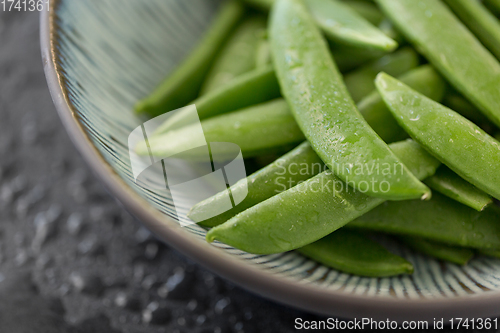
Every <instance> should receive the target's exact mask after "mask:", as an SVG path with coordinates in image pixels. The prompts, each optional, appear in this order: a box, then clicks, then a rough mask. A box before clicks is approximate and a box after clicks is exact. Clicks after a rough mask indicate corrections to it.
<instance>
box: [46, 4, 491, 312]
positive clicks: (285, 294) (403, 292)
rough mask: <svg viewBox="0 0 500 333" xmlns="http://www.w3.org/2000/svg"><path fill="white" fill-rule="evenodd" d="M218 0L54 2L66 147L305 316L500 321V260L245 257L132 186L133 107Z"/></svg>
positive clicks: (220, 261) (117, 192)
mask: <svg viewBox="0 0 500 333" xmlns="http://www.w3.org/2000/svg"><path fill="white" fill-rule="evenodd" d="M218 3H219V2H218V1H216V0H189V1H186V0H147V1H137V0H106V1H102V0H85V1H75V0H57V1H52V2H51V11H50V12H48V13H43V14H42V17H41V41H42V54H43V63H44V67H45V72H46V76H47V81H48V84H49V87H50V91H51V94H52V97H53V100H54V103H55V105H56V107H57V110H58V112H59V115H60V118H61V119H62V122H63V124H64V126H65V127H66V129H67V131H68V133H69V135H70V137H71V139H72V140H73V141H74V144H75V145H76V147H77V148H78V150H79V151H80V153H81V154H82V155H83V156H84V158H85V160H86V161H87V162H88V164H89V165H90V167H91V168H92V169H93V171H94V172H95V174H96V175H97V176H98V177H99V178H100V179H101V181H102V182H103V183H104V184H105V185H106V186H107V187H108V189H109V190H110V192H111V193H112V194H113V195H114V196H116V198H118V199H119V200H120V201H121V202H122V203H123V205H124V206H125V207H126V208H127V209H128V210H129V211H130V212H131V213H133V214H134V215H135V216H136V217H137V218H138V219H139V220H140V221H142V223H144V224H145V225H146V226H147V227H148V228H149V229H150V230H152V231H153V232H154V233H155V234H156V235H157V236H158V237H160V238H161V239H163V240H164V241H165V242H166V243H168V244H170V245H171V246H173V247H175V248H176V249H178V250H179V251H181V252H182V253H184V254H185V255H187V256H189V257H190V258H192V259H194V260H195V261H197V262H199V263H200V264H202V265H204V266H206V267H207V268H209V269H211V270H213V271H214V272H216V273H218V274H220V275H221V276H223V277H225V278H227V279H229V280H231V281H233V282H235V283H236V284H238V285H240V286H242V287H244V288H247V289H248V290H251V291H253V292H255V293H257V294H259V295H262V296H264V297H267V298H269V299H273V300H276V301H278V302H281V303H284V304H288V305H292V306H295V307H298V308H301V309H304V310H308V311H311V312H316V313H322V314H326V315H331V316H340V317H357V318H361V317H370V318H381V319H385V318H391V319H394V320H400V321H401V320H406V319H419V320H424V319H430V320H432V319H433V318H441V317H444V318H451V317H485V316H495V315H500V260H495V259H489V258H484V257H481V258H477V259H474V260H473V261H472V262H471V263H470V264H469V265H467V266H466V267H459V266H456V265H453V264H447V263H442V262H439V261H436V260H433V259H431V258H429V257H425V256H421V255H418V254H415V253H413V252H410V251H409V250H406V249H403V248H401V249H396V251H398V252H399V253H400V254H401V255H403V256H404V257H406V258H407V259H408V260H410V261H411V262H412V263H413V264H414V265H415V274H414V275H413V276H403V277H393V278H380V279H377V278H365V277H358V276H352V275H349V274H344V273H341V272H338V271H335V270H332V269H329V268H327V267H324V266H322V265H320V264H317V263H315V262H313V261H311V260H309V259H306V258H305V257H303V256H301V255H299V254H297V253H295V252H290V253H283V254H277V255H269V256H262V255H253V254H249V253H244V252H242V251H239V250H236V249H234V248H231V247H228V246H226V245H224V244H220V243H215V244H213V245H209V244H207V243H206V242H205V240H204V236H205V230H204V229H202V228H200V227H198V226H196V225H190V226H188V227H180V225H179V221H178V219H177V218H176V215H175V210H174V206H173V203H172V198H171V197H169V196H168V195H165V194H164V193H163V192H161V193H160V192H156V191H154V190H146V189H144V188H143V187H141V186H138V185H136V183H135V182H134V178H133V176H132V173H131V166H130V158H129V151H128V148H127V139H128V135H129V134H130V133H131V131H133V130H134V129H135V128H136V127H137V126H140V125H141V123H142V122H144V119H141V118H139V117H137V116H136V115H134V113H133V112H132V107H133V105H134V104H135V102H136V101H137V100H138V99H140V98H142V97H144V96H146V95H147V94H148V93H149V92H150V91H152V89H153V88H155V86H156V85H157V84H158V83H159V82H161V81H162V79H163V78H164V77H165V76H166V75H168V74H169V73H170V72H171V71H172V69H174V68H175V66H176V64H177V63H179V62H180V61H181V60H182V59H183V58H184V57H185V56H186V55H187V54H188V52H189V50H190V48H191V47H192V46H193V45H194V44H195V43H196V41H197V40H198V38H199V37H200V36H201V35H202V33H203V32H204V31H205V29H206V27H207V24H208V23H209V21H210V19H211V17H212V15H213V14H214V12H215V10H216V8H217V6H218Z"/></svg>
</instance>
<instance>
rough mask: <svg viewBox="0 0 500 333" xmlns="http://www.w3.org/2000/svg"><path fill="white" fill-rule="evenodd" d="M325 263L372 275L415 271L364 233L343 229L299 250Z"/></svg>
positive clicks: (393, 274) (338, 268)
mask: <svg viewBox="0 0 500 333" xmlns="http://www.w3.org/2000/svg"><path fill="white" fill-rule="evenodd" d="M297 251H298V252H300V253H302V254H303V255H305V256H306V257H309V258H311V259H313V260H315V261H317V262H320V263H322V264H323V265H325V266H328V267H331V268H334V269H337V270H339V271H342V272H345V273H349V274H354V275H360V276H370V277H385V276H396V275H401V274H412V273H413V265H412V264H411V263H410V262H408V261H407V260H405V259H403V258H401V257H400V256H397V255H395V254H392V253H391V252H389V251H388V250H387V249H386V248H384V247H383V246H382V245H380V244H379V243H377V242H375V241H373V240H371V239H370V238H368V237H366V236H364V235H363V234H361V233H359V232H356V231H352V230H345V229H340V230H337V231H336V232H333V233H331V234H330V235H328V236H326V237H324V238H322V239H320V240H318V241H316V242H314V243H312V244H309V245H306V246H304V247H302V248H300V249H298V250H297Z"/></svg>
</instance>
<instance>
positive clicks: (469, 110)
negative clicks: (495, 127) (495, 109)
mask: <svg viewBox="0 0 500 333" xmlns="http://www.w3.org/2000/svg"><path fill="white" fill-rule="evenodd" d="M443 105H445V106H447V107H449V108H450V109H452V110H454V111H457V112H458V113H460V114H461V115H462V116H464V117H465V118H467V119H469V120H470V121H472V122H474V123H475V124H476V125H478V126H481V127H484V126H486V125H489V124H491V123H490V121H489V120H488V118H486V117H485V116H484V115H483V114H482V113H481V112H480V111H479V110H478V109H477V108H476V107H475V106H474V105H472V104H470V102H469V101H468V100H466V99H465V98H464V97H463V96H462V95H460V93H458V92H457V91H455V90H453V89H451V90H450V91H449V92H448V93H447V94H446V95H445V97H444V99H443Z"/></svg>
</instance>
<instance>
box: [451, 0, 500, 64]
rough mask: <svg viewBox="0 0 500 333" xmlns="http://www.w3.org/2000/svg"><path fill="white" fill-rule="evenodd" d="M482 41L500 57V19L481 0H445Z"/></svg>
mask: <svg viewBox="0 0 500 333" xmlns="http://www.w3.org/2000/svg"><path fill="white" fill-rule="evenodd" d="M444 2H445V3H446V4H447V5H448V6H449V7H450V8H451V9H452V10H453V11H454V12H455V14H457V16H458V17H459V18H460V19H461V20H462V22H464V24H465V25H466V26H467V27H468V28H469V29H470V30H471V31H472V32H473V33H474V34H475V35H476V36H477V38H479V40H480V41H481V42H483V44H484V45H485V46H486V47H487V48H488V49H489V50H490V51H491V53H493V54H494V55H495V56H496V57H497V59H500V21H498V19H497V18H496V17H495V16H494V15H493V14H491V13H490V12H489V11H488V9H487V8H486V7H485V6H484V5H483V4H482V3H481V2H480V1H479V0H444Z"/></svg>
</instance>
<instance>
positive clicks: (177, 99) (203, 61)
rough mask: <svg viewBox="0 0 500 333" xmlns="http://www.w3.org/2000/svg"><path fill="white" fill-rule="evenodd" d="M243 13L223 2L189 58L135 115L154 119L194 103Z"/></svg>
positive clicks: (234, 4) (238, 5)
mask: <svg viewBox="0 0 500 333" xmlns="http://www.w3.org/2000/svg"><path fill="white" fill-rule="evenodd" d="M243 13H244V7H243V6H242V4H241V3H239V2H238V1H236V0H228V1H226V2H224V3H223V4H222V5H221V9H220V10H219V13H218V14H217V15H216V17H215V18H214V20H213V23H212V26H211V27H210V29H209V30H208V31H207V32H206V34H205V36H204V37H203V39H202V40H201V42H200V43H199V44H198V46H197V47H196V48H195V49H194V51H193V52H192V53H191V55H190V56H189V57H188V58H187V59H186V60H185V61H184V62H183V63H182V64H181V65H180V66H179V67H178V68H177V69H176V70H175V71H174V72H173V73H172V74H171V75H169V77H168V78H167V79H165V81H163V83H161V84H160V86H159V87H158V88H157V89H156V90H155V91H154V92H153V93H152V94H151V95H149V96H148V97H146V98H144V99H143V100H141V101H139V102H138V103H137V105H136V106H135V110H136V112H137V113H141V114H143V113H145V114H148V115H150V116H152V117H154V116H158V115H160V114H162V113H165V112H168V111H172V110H175V109H177V108H180V107H182V106H185V105H186V104H187V103H189V102H190V101H192V100H193V99H195V98H196V96H197V95H198V92H199V90H200V88H201V85H202V83H203V79H204V78H205V75H206V74H207V72H208V70H209V68H210V65H211V64H212V61H213V60H214V58H215V57H216V55H217V53H218V51H219V49H220V47H221V45H222V44H223V43H224V41H225V40H226V38H227V36H228V35H229V34H230V33H231V31H232V29H233V28H234V26H235V25H236V24H237V23H238V21H239V20H240V18H241V17H242V16H243Z"/></svg>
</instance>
